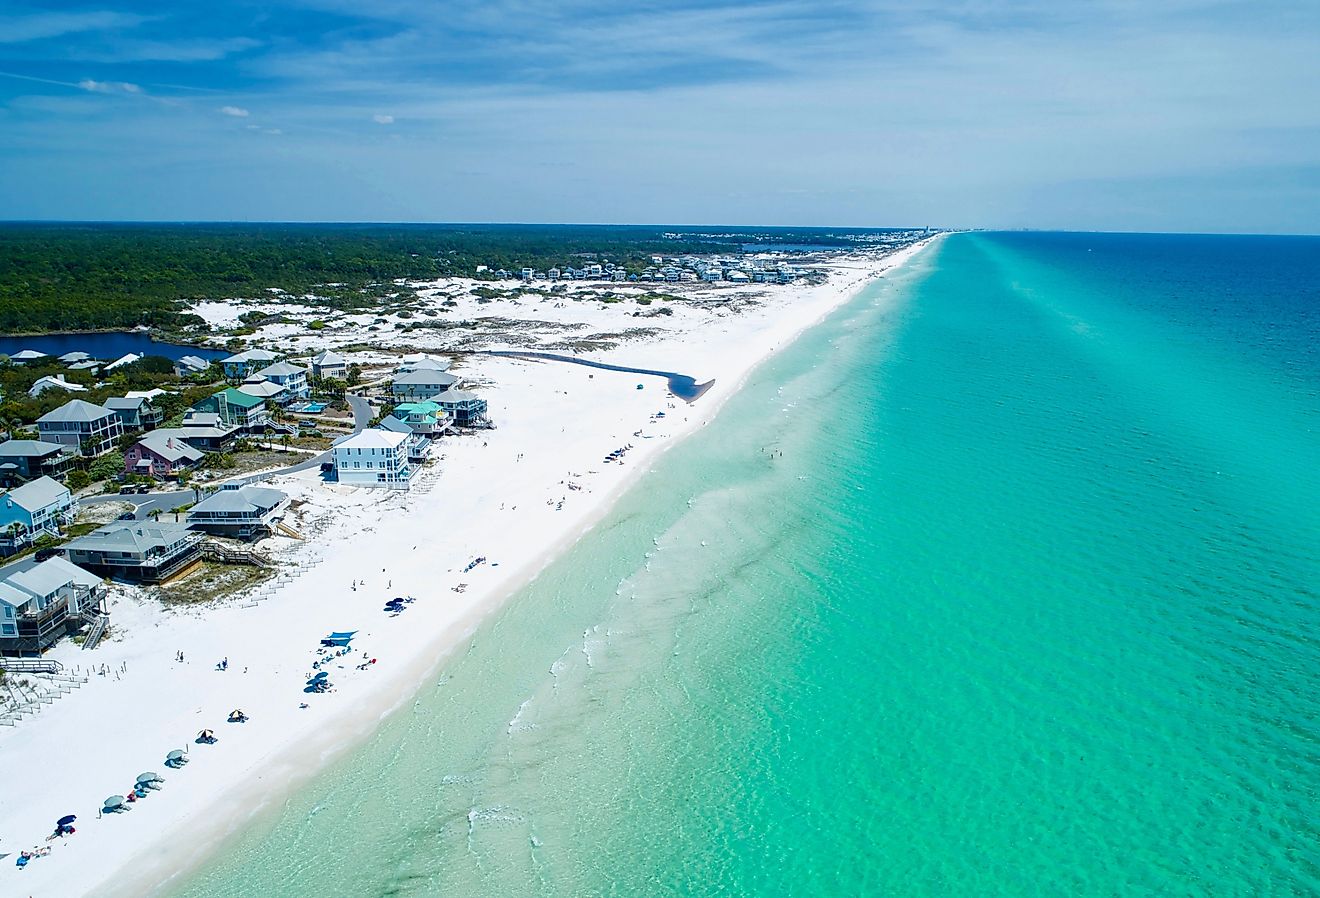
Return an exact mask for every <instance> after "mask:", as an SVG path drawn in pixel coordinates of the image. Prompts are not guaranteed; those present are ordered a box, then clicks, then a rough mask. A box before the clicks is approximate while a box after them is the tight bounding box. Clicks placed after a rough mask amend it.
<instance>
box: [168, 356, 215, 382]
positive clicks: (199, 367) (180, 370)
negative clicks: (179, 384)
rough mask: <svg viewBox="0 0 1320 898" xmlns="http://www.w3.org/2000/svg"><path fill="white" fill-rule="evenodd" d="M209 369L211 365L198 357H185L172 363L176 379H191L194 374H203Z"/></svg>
mask: <svg viewBox="0 0 1320 898" xmlns="http://www.w3.org/2000/svg"><path fill="white" fill-rule="evenodd" d="M210 367H211V363H210V362H208V361H207V360H206V359H204V358H202V357H201V356H198V355H186V356H184V357H183V358H181V359H179V360H178V361H177V362H175V363H174V374H175V376H176V377H192V376H193V375H195V374H205V373H206V372H207V371H208V370H209V369H210Z"/></svg>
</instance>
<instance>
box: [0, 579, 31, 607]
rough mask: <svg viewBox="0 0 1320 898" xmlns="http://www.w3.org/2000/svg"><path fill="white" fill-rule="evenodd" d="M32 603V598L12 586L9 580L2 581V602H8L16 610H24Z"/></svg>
mask: <svg viewBox="0 0 1320 898" xmlns="http://www.w3.org/2000/svg"><path fill="white" fill-rule="evenodd" d="M30 601H32V596H30V595H28V594H27V593H25V592H23V590H21V589H19V588H18V587H17V586H11V585H10V584H9V582H8V581H7V580H0V602H8V603H9V604H10V605H13V606H14V607H15V608H22V607H23V606H24V605H26V604H27V603H28V602H30Z"/></svg>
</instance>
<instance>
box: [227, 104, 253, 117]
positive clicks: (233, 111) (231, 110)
mask: <svg viewBox="0 0 1320 898" xmlns="http://www.w3.org/2000/svg"><path fill="white" fill-rule="evenodd" d="M220 111H221V112H222V113H224V114H225V115H232V116H233V117H234V118H247V117H248V111H247V110H246V109H244V108H243V107H241V106H221V107H220Z"/></svg>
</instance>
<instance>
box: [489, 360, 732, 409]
mask: <svg viewBox="0 0 1320 898" xmlns="http://www.w3.org/2000/svg"><path fill="white" fill-rule="evenodd" d="M477 354H478V355H493V356H499V357H501V358H508V359H528V360H529V361H550V362H568V363H570V364H573V365H585V366H587V367H588V368H599V369H601V370H603V371H622V372H624V373H626V374H645V375H647V376H649V377H663V378H664V379H665V381H666V382H667V383H668V385H669V392H671V393H673V394H674V395H675V396H677V397H678V398H679V399H682V400H683V401H684V402H688V403H691V402H696V401H697V400H698V399H700V398H701V397H702V395H703V394H704V393H705V392H706V391H707V390H709V389H710V388H711V387H713V386H714V385H715V381H714V380H708V381H706V382H705V383H704V384H699V383H697V381H696V378H694V377H691V376H690V375H687V374H678V373H676V372H673V371H655V370H653V369H650V368H629V367H627V366H625V365H610V364H607V363H605V362H593V361H591V360H590V359H580V358H577V357H576V356H571V355H559V354H558V353H553V352H533V351H530V350H512V349H487V350H483V351H481V352H479V353H477Z"/></svg>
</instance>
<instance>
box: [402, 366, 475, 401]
mask: <svg viewBox="0 0 1320 898" xmlns="http://www.w3.org/2000/svg"><path fill="white" fill-rule="evenodd" d="M458 382H459V380H458V378H457V377H455V376H454V375H452V374H449V373H447V372H444V371H433V370H426V369H422V370H418V371H411V372H409V373H407V374H397V375H395V377H394V383H393V384H392V385H391V386H390V393H391V394H393V396H394V398H395V399H430V398H431V397H433V396H435V395H437V394H439V393H443V392H445V391H446V390H448V389H450V388H452V387H454V386H455V385H457V384H458Z"/></svg>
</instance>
